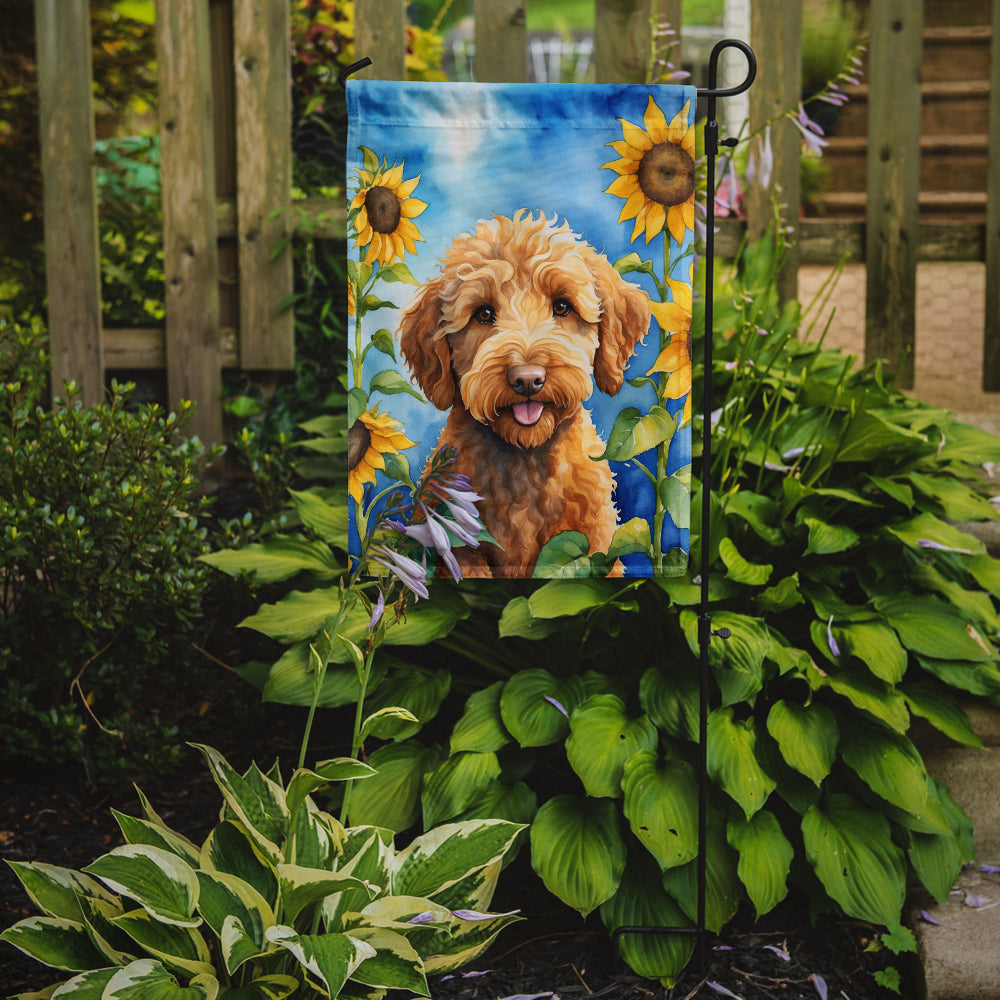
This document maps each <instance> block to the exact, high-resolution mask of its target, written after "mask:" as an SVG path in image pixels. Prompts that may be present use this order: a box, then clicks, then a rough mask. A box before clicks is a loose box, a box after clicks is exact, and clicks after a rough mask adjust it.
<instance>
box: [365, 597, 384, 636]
mask: <svg viewBox="0 0 1000 1000" xmlns="http://www.w3.org/2000/svg"><path fill="white" fill-rule="evenodd" d="M384 612H385V596H384V595H383V594H382V591H381V590H380V591H379V592H378V600H377V601H376V602H375V607H374V608H373V609H372V616H371V618H369V619H368V631H369V632H371V631H372V630H373V629H374V628H375V626H376V625H378V623H379V622H380V621H381V620H382V615H383V613H384Z"/></svg>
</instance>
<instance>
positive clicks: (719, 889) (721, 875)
mask: <svg viewBox="0 0 1000 1000" xmlns="http://www.w3.org/2000/svg"><path fill="white" fill-rule="evenodd" d="M707 834H708V836H707V843H706V849H705V926H706V927H707V928H708V929H709V930H710V931H712V933H713V934H718V933H719V932H720V931H721V930H722V928H723V927H724V926H725V925H726V924H727V923H728V922H729V921H730V920H731V919H732V917H733V915H734V914H735V913H736V910H737V908H738V907H739V905H740V901H741V900H742V899H743V896H744V892H743V883H742V882H740V880H739V876H738V875H737V874H736V865H737V857H736V852H735V851H734V850H733V849H732V848H731V847H730V846H729V844H728V843H726V824H725V821H724V819H723V817H722V815H721V814H720V813H717V812H716V811H714V810H713V811H711V812H710V813H709V817H708V830H707ZM663 887H664V888H665V889H666V890H667V892H668V893H670V895H671V896H673V898H674V899H676V900H677V902H678V903H679V904H680V907H681V909H682V910H683V911H684V912H685V913H686V914H687V916H688V917H690V919H691V920H696V919H697V917H698V861H697V859H695V860H694V861H689V862H688V863H687V864H686V865H680V866H679V867H677V868H670V869H668V870H667V871H665V872H664V873H663Z"/></svg>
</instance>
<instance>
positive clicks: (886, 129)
mask: <svg viewBox="0 0 1000 1000" xmlns="http://www.w3.org/2000/svg"><path fill="white" fill-rule="evenodd" d="M870 24H871V45H870V49H869V54H868V55H869V58H868V66H869V77H868V78H869V97H868V192H869V194H868V206H867V211H866V223H867V228H866V238H865V257H866V265H867V290H866V295H865V298H866V303H865V359H866V360H868V361H873V360H875V359H876V358H884V359H886V360H887V361H888V362H889V364H890V365H891V367H892V369H893V370H895V369H896V368H897V367H899V371H900V382H899V384H900V387H901V388H904V389H908V388H912V386H913V373H914V352H913V348H914V346H915V343H916V314H917V230H918V225H919V197H918V195H919V183H920V62H921V52H922V45H923V3H922V2H920V3H914V2H913V0H872V5H871V13H870ZM904 359H905V360H904Z"/></svg>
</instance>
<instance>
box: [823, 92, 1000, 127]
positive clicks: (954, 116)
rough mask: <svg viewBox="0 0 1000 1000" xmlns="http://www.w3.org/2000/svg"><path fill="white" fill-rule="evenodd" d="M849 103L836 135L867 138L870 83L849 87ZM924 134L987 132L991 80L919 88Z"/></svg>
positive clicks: (841, 115) (921, 121)
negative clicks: (863, 136) (865, 136)
mask: <svg viewBox="0 0 1000 1000" xmlns="http://www.w3.org/2000/svg"><path fill="white" fill-rule="evenodd" d="M846 93H847V95H848V97H849V100H848V103H847V104H845V105H844V107H843V108H842V109H841V113H840V120H839V121H838V123H837V130H836V135H838V136H842V135H845V136H846V135H866V134H867V130H868V93H869V88H868V84H867V83H862V84H858V85H857V86H854V87H850V88H847V90H846ZM920 93H921V98H922V100H921V109H920V132H921V135H948V134H954V133H956V132H961V133H962V134H969V133H973V132H982V133H984V134H985V133H986V132H987V131H988V121H989V104H990V82H989V80H937V81H934V82H931V83H923V84H921V85H920Z"/></svg>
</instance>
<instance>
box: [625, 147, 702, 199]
mask: <svg viewBox="0 0 1000 1000" xmlns="http://www.w3.org/2000/svg"><path fill="white" fill-rule="evenodd" d="M639 187H640V188H642V193H643V194H644V195H645V196H646V197H647V198H649V199H650V200H651V201H658V202H659V203H660V204H661V205H680V204H682V203H683V202H685V201H687V200H688V198H690V197H691V195H692V193H693V192H694V160H692V159H691V157H690V156H689V155H688V153H687V152H686V151H685V150H684V149H682V148H681V147H680V146H675V145H674V144H673V143H672V142H661V143H657V145H655V146H653V148H652V149H649V150H647V151H646V153H645V154H644V155H643V157H642V161H641V162H640V163H639Z"/></svg>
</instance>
